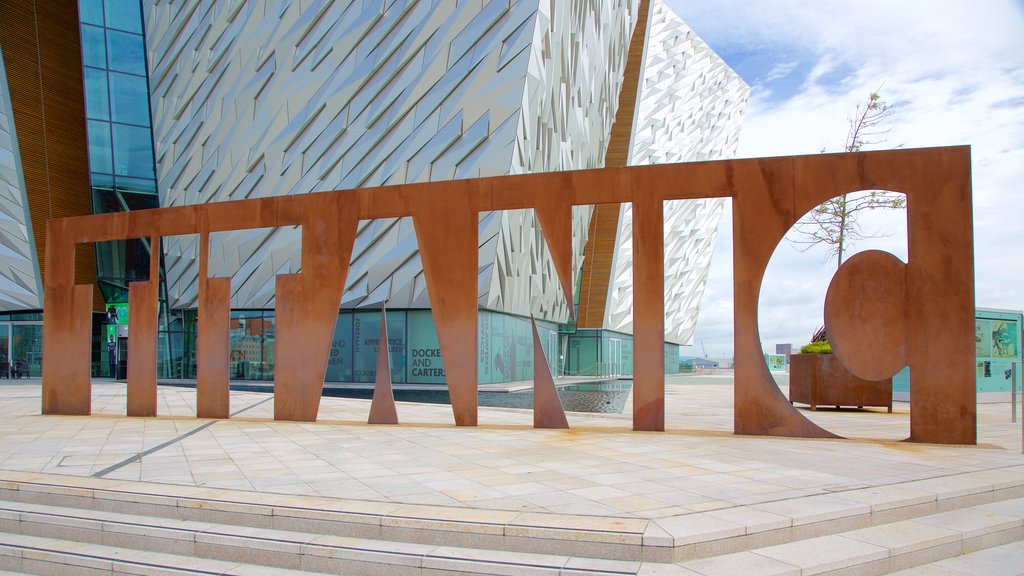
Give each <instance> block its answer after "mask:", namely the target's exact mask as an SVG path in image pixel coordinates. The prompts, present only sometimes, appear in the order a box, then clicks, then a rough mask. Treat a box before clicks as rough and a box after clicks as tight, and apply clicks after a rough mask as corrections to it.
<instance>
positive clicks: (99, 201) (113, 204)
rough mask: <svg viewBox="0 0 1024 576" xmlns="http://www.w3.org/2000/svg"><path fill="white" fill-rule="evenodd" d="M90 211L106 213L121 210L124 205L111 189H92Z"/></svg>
mask: <svg viewBox="0 0 1024 576" xmlns="http://www.w3.org/2000/svg"><path fill="white" fill-rule="evenodd" d="M92 211H93V213H94V214H108V213H110V212H123V211H124V205H123V204H121V199H120V198H118V196H117V194H115V193H114V192H113V191H112V190H108V189H104V188H93V189H92Z"/></svg>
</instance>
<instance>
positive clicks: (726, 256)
mask: <svg viewBox="0 0 1024 576" xmlns="http://www.w3.org/2000/svg"><path fill="white" fill-rule="evenodd" d="M668 4H669V5H671V6H672V7H673V8H674V9H676V11H677V12H678V13H679V14H680V16H681V17H682V18H683V20H685V21H686V22H687V23H688V24H689V25H690V26H692V27H693V28H694V29H695V31H696V32H697V34H698V35H700V36H701V37H702V38H704V39H705V40H706V41H707V42H708V43H709V44H710V45H711V46H712V48H713V49H715V50H716V51H717V52H719V53H720V54H722V55H724V56H725V57H726V59H727V61H729V59H730V58H732V61H730V62H729V63H730V64H731V65H733V67H734V68H737V69H738V70H741V71H742V72H743V73H744V74H745V79H746V80H747V81H748V83H750V84H752V85H753V87H754V88H753V93H752V95H751V100H750V107H749V109H748V112H747V117H746V121H745V124H744V127H743V132H742V135H741V141H740V150H739V156H741V157H758V156H779V155H790V154H813V153H817V152H818V151H819V150H821V149H822V148H826V147H827V148H829V149H831V150H839V149H841V147H842V143H843V141H844V138H845V136H846V131H847V117H848V115H849V114H850V112H851V111H852V109H853V107H854V106H855V105H856V104H857V103H858V102H860V101H863V99H864V98H865V97H866V96H867V95H868V94H869V93H870V92H871V91H873V90H875V89H878V88H879V86H882V89H881V92H882V94H883V96H884V97H885V98H886V100H887V101H889V102H890V103H891V104H894V105H895V106H896V110H897V113H896V115H895V117H894V120H893V123H892V127H893V130H892V133H891V135H890V137H889V140H888V142H887V143H886V145H885V147H894V146H897V145H903V146H906V147H925V146H947V145H959V144H969V145H971V147H972V163H973V192H974V214H973V216H974V224H975V279H976V302H977V304H978V305H979V306H992V307H999V308H1011V309H1021V308H1022V307H1024V265H1022V263H1021V262H1022V261H1021V259H1020V257H1019V254H1020V253H1021V250H1022V249H1024V226H1022V224H1021V220H1022V217H1024V187H1022V186H1024V185H1022V182H1024V130H1022V129H1021V127H1022V126H1024V7H1022V6H1024V5H1022V4H1021V3H1019V2H1012V1H1005V0H1004V1H996V0H993V1H988V2H972V3H967V2H958V1H955V0H946V1H938V2H937V1H928V2H909V1H905V2H885V1H883V0H858V1H856V2H853V1H842V2H839V1H831V2H819V3H814V4H808V3H806V2H802V1H800V0H781V1H776V2H771V3H766V2H756V3H755V2H730V1H718V2H707V3H687V2H682V1H681V0H676V1H672V0H668ZM766 54H769V55H772V54H778V55H784V57H780V60H779V61H777V62H771V61H770V60H769V61H768V63H765V60H764V56H765V55H766ZM753 55H757V58H755V57H754V56H753ZM797 58H800V59H805V61H807V62H813V65H811V66H809V67H805V69H799V68H797V67H796V66H791V67H790V68H788V69H787V66H790V64H791V63H792V62H794V61H796V59H797ZM758 59H759V60H758ZM752 63H757V64H758V66H756V67H752V66H753V64H752ZM783 72H791V73H790V74H788V75H787V74H783ZM751 76H754V77H751ZM780 81H785V82H788V83H791V85H790V86H789V87H790V88H791V89H790V90H789V91H788V92H787V91H785V90H779V85H778V82H780ZM773 82H774V84H773ZM768 88H771V91H769V90H768ZM780 94H783V95H785V96H784V97H780V96H779V95H780ZM901 219H902V216H900V217H893V216H891V215H890V216H885V215H877V216H876V217H874V218H872V220H877V224H872V223H871V222H870V221H869V222H867V224H868V225H879V226H882V227H883V228H884V229H886V230H896V232H897V233H896V234H895V235H894V236H893V237H891V238H882V239H876V240H871V241H865V242H862V243H861V244H860V245H859V246H858V248H859V249H866V248H882V249H890V250H892V251H894V252H900V251H901V250H903V251H905V248H903V247H901V244H900V243H901V242H905V240H904V234H905V232H903V231H902V230H901V226H902V224H901ZM730 235H731V219H728V218H726V219H723V223H722V226H721V227H720V228H719V237H720V241H719V245H718V246H717V247H716V253H715V260H714V261H713V263H712V270H711V274H710V278H709V284H708V290H707V296H706V298H705V304H704V307H703V310H702V313H701V319H700V322H699V324H698V328H697V330H698V332H697V336H696V338H697V339H703V340H704V341H705V343H706V344H707V343H708V342H712V343H713V346H714V348H715V349H716V350H718V349H719V348H724V346H726V345H728V350H730V352H731V349H732V300H731V297H732V254H731V246H732V243H731V238H729V236H730ZM832 266H834V265H823V264H822V256H821V254H820V253H805V254H799V253H797V252H796V251H795V250H794V249H793V248H792V247H790V246H788V245H786V244H783V245H782V246H780V248H779V249H778V251H777V252H776V256H775V257H774V258H773V262H772V264H771V266H770V269H769V271H768V272H767V273H766V277H765V283H764V287H763V291H762V300H761V310H760V312H761V319H760V322H761V341H762V342H763V343H764V345H765V347H766V349H767V350H769V351H774V344H775V343H776V342H793V343H795V344H800V343H803V342H804V341H806V340H807V339H808V338H809V337H810V334H811V332H812V331H813V330H814V328H815V327H816V326H818V325H820V324H821V305H822V302H823V300H824V291H825V287H827V283H828V280H829V277H830V276H831V273H832V269H831V267H832ZM726 300H728V301H727V302H726ZM726 315H727V316H728V319H727V321H726V319H725V316H726ZM692 351H693V350H691V352H692ZM708 352H709V354H710V353H712V350H711V347H710V346H709V349H708ZM715 354H716V355H717V354H718V353H717V352H716V353H715Z"/></svg>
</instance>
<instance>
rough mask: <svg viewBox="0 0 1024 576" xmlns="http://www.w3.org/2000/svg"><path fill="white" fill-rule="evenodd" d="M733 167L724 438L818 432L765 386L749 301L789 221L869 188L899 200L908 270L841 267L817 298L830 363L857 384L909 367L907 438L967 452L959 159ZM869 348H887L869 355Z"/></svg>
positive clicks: (967, 255)
mask: <svg viewBox="0 0 1024 576" xmlns="http://www.w3.org/2000/svg"><path fill="white" fill-rule="evenodd" d="M734 164H735V169H734V170H733V171H732V174H731V177H732V179H733V181H734V186H735V190H736V195H735V200H734V201H733V214H734V216H733V218H734V224H733V225H734V238H733V240H734V243H735V244H734V245H735V248H734V250H735V252H734V254H735V264H734V266H735V278H734V282H735V298H736V303H735V306H736V388H735V391H736V405H735V410H736V415H735V427H736V432H737V433H742V434H769V435H787V436H822V435H826V434H828V433H827V432H825V431H824V430H821V429H820V428H818V427H817V426H815V425H813V424H810V422H809V421H807V420H806V418H804V417H803V416H802V415H801V414H800V413H799V412H797V411H796V410H795V409H793V408H792V406H790V405H789V403H788V402H787V401H785V398H783V397H782V394H781V393H780V392H779V391H778V388H777V387H776V386H775V384H774V382H773V381H772V380H771V377H770V375H769V374H768V372H767V367H765V366H764V361H763V358H762V356H761V350H760V343H759V338H758V332H757V295H758V291H759V289H760V283H761V279H762V276H763V273H764V270H765V268H766V267H767V264H768V260H769V258H770V257H771V254H772V251H773V250H774V248H775V246H776V245H777V244H778V242H779V241H780V240H781V239H782V235H783V234H785V232H786V231H787V230H788V229H789V227H790V226H791V225H792V224H794V223H795V222H796V220H797V218H799V217H800V216H802V215H803V214H805V213H806V212H807V211H809V210H811V209H812V208H814V207H815V206H817V205H818V204H820V203H821V202H823V201H825V200H827V199H829V198H833V197H835V196H839V195H841V194H843V193H845V192H853V191H857V190H878V189H881V190H897V191H900V192H903V193H905V194H906V195H907V235H908V241H909V249H910V250H909V262H908V263H907V264H906V265H905V266H904V265H903V264H902V263H901V262H898V261H896V259H895V258H894V257H891V256H886V255H884V254H881V253H878V252H868V253H864V254H862V255H860V256H856V257H854V258H851V259H850V260H848V261H847V262H846V263H845V264H844V265H843V268H842V269H841V270H840V271H839V272H838V273H837V275H836V277H835V278H834V279H833V283H832V286H831V287H830V289H829V296H828V298H827V302H828V305H827V306H826V308H827V311H826V316H827V317H826V326H827V328H828V331H829V336H830V338H831V339H832V341H833V344H834V345H835V346H836V354H837V355H838V357H839V359H840V360H841V361H842V362H843V363H844V364H845V365H847V368H849V369H850V370H851V371H852V372H853V373H854V374H857V375H860V376H862V377H875V376H878V375H879V374H882V373H892V372H894V371H895V370H898V369H899V368H898V367H897V366H900V363H901V362H904V361H905V362H906V363H907V364H909V365H910V366H911V434H910V440H912V441H919V442H937V443H964V444H973V443H975V442H976V413H975V396H976V392H975V384H974V375H973V354H974V349H973V335H972V332H971V327H972V326H973V317H974V316H973V314H974V287H973V278H974V267H973V247H972V239H971V201H970V150H969V149H968V148H966V147H958V148H942V149H922V150H898V151H890V152H874V153H852V154H834V155H823V156H807V157H795V158H788V159H762V160H755V161H747V162H735V163H734ZM901 278H902V279H904V280H901ZM886 319H891V320H892V322H891V323H890V322H886ZM872 328H874V330H872ZM904 334H905V336H904ZM870 339H880V340H881V342H882V343H889V344H892V345H893V348H892V349H890V350H888V351H887V352H885V353H879V354H878V355H877V356H875V354H876V353H877V352H878V346H876V345H873V344H871V343H870V342H868V340H870ZM901 339H902V340H903V341H904V343H905V348H906V356H905V358H904V357H903V355H902V354H901V353H900V346H899V345H898V342H899V341H900V340H901ZM883 345H884V344H883Z"/></svg>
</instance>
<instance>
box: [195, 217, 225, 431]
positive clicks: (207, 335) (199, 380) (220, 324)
mask: <svg viewBox="0 0 1024 576" xmlns="http://www.w3.org/2000/svg"><path fill="white" fill-rule="evenodd" d="M201 220H202V221H201V222H200V227H201V228H202V230H201V231H200V233H199V318H198V322H199V329H198V341H197V344H196V416H198V417H199V418H227V417H228V416H229V415H230V414H231V406H230V396H231V394H230V381H229V377H228V362H229V360H230V353H231V279H230V278H210V277H209V270H210V230H209V223H208V222H207V221H206V220H207V218H206V215H205V214H204V215H203V218H202V219H201Z"/></svg>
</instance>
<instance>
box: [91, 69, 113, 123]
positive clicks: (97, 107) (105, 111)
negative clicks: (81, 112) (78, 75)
mask: <svg viewBox="0 0 1024 576" xmlns="http://www.w3.org/2000/svg"><path fill="white" fill-rule="evenodd" d="M85 115H86V116H88V117H89V118H99V119H100V120H110V96H109V93H108V92H107V73H106V72H104V71H103V70H97V69H95V68H85Z"/></svg>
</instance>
